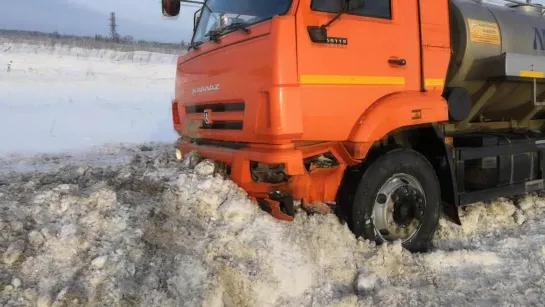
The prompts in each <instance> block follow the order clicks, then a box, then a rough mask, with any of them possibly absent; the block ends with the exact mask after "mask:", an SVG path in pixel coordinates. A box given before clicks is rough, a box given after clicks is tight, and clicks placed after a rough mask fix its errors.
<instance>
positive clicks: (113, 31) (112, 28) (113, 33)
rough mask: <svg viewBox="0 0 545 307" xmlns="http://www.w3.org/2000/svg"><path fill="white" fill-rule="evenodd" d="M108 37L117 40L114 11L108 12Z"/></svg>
mask: <svg viewBox="0 0 545 307" xmlns="http://www.w3.org/2000/svg"><path fill="white" fill-rule="evenodd" d="M108 20H109V21H110V39H112V40H114V41H117V40H119V34H118V33H117V22H116V20H115V12H111V13H110V19H108Z"/></svg>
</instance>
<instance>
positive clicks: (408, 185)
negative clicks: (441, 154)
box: [352, 149, 441, 252]
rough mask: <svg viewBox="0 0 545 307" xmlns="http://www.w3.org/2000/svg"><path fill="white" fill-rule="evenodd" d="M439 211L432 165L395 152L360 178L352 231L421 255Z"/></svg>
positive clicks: (407, 153)
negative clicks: (399, 244)
mask: <svg viewBox="0 0 545 307" xmlns="http://www.w3.org/2000/svg"><path fill="white" fill-rule="evenodd" d="M440 209H441V191H440V186H439V181H438V179H437V176H436V174H435V171H434V169H433V167H432V166H431V164H430V163H429V162H428V161H427V160H426V158H425V157H424V156H422V155H421V154H419V153H418V152H416V151H413V150H407V149H396V150H393V151H390V152H388V153H386V154H384V155H383V156H381V157H379V158H378V159H377V160H375V162H373V163H372V164H371V165H370V166H369V168H368V169H367V170H366V171H365V173H364V174H363V177H362V178H361V181H360V183H359V185H358V188H357V190H356V194H355V198H354V204H353V207H352V230H353V232H354V233H355V234H356V236H362V237H364V238H366V239H369V240H372V241H375V242H377V243H378V244H381V243H384V242H393V241H397V240H401V241H402V246H403V247H404V248H406V249H407V250H409V251H411V252H425V251H427V250H428V249H429V247H430V246H431V242H432V240H433V236H434V234H435V230H436V228H437V225H438V223H439V217H440Z"/></svg>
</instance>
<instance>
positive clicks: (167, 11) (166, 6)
mask: <svg viewBox="0 0 545 307" xmlns="http://www.w3.org/2000/svg"><path fill="white" fill-rule="evenodd" d="M181 5H182V3H181V1H180V0H162V8H163V16H165V17H174V16H178V15H179V14H180V6H181Z"/></svg>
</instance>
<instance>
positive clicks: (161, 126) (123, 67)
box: [0, 42, 177, 154]
mask: <svg viewBox="0 0 545 307" xmlns="http://www.w3.org/2000/svg"><path fill="white" fill-rule="evenodd" d="M176 59H177V57H176V56H175V55H166V54H157V53H150V52H120V51H113V50H86V49H82V48H70V47H67V46H55V47H50V46H47V47H46V46H32V45H25V44H14V43H9V42H0V139H1V140H2V146H0V154H7V153H13V152H16V153H22V152H23V153H43V152H59V151H74V150H83V149H88V148H92V147H93V146H101V145H104V144H108V143H114V142H118V141H120V140H121V141H123V142H125V143H141V142H150V141H158V142H166V141H170V140H172V139H173V138H175V132H174V130H173V127H172V124H171V111H170V102H171V100H172V98H173V93H174V75H175V74H174V73H175V67H176V65H175V63H176ZM8 66H9V71H8ZM14 135H17V136H19V137H13V136H14Z"/></svg>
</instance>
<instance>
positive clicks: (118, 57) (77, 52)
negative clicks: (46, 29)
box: [0, 41, 185, 65]
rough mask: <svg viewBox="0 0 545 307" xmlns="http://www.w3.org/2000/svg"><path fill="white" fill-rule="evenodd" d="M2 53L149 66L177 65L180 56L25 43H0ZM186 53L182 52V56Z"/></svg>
mask: <svg viewBox="0 0 545 307" xmlns="http://www.w3.org/2000/svg"><path fill="white" fill-rule="evenodd" d="M0 53H3V54H5V55H6V56H8V57H9V56H10V55H21V54H24V55H26V56H29V57H31V56H34V55H37V54H41V55H52V56H57V57H63V56H68V57H77V58H97V59H102V60H109V61H116V62H119V61H122V62H129V63H148V64H170V65H174V64H176V61H177V59H178V55H174V54H163V53H157V52H149V51H118V50H111V49H93V48H81V47H73V46H69V45H63V44H55V45H50V44H48V45H46V44H42V45H31V44H25V43H13V42H10V41H0ZM183 53H185V52H184V51H180V55H182V54H183Z"/></svg>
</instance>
